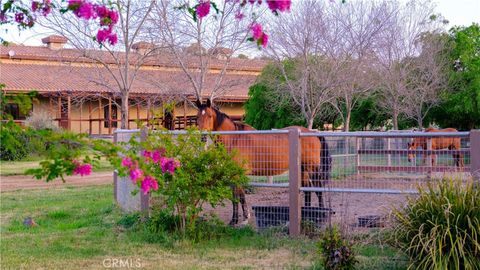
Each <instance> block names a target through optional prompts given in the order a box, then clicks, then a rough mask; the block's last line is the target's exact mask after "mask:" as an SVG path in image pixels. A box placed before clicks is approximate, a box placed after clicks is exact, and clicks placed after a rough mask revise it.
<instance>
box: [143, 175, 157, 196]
mask: <svg viewBox="0 0 480 270" xmlns="http://www.w3.org/2000/svg"><path fill="white" fill-rule="evenodd" d="M140 188H141V189H142V191H143V194H145V195H147V194H148V192H150V189H153V190H158V182H157V179H155V178H153V177H151V176H145V178H144V179H143V181H142V184H141V187H140Z"/></svg>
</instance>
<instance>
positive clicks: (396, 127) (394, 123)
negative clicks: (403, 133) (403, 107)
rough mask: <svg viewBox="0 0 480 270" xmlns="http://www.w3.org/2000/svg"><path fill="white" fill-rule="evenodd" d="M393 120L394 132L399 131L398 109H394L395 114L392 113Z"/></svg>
mask: <svg viewBox="0 0 480 270" xmlns="http://www.w3.org/2000/svg"><path fill="white" fill-rule="evenodd" d="M392 118H393V119H392V120H393V129H394V130H398V111H397V108H395V107H394V108H393V112H392Z"/></svg>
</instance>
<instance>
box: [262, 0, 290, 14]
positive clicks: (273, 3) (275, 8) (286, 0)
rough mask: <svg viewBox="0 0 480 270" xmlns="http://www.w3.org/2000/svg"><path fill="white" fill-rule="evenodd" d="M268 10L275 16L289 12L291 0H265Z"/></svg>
mask: <svg viewBox="0 0 480 270" xmlns="http://www.w3.org/2000/svg"><path fill="white" fill-rule="evenodd" d="M267 5H268V8H269V9H270V10H271V11H272V12H273V13H275V14H277V13H278V12H279V11H280V12H285V11H290V6H291V5H292V1H291V0H267Z"/></svg>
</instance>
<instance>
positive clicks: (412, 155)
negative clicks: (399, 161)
mask: <svg viewBox="0 0 480 270" xmlns="http://www.w3.org/2000/svg"><path fill="white" fill-rule="evenodd" d="M407 146H408V150H415V149H417V147H418V145H417V143H416V142H415V141H413V142H411V143H407ZM414 159H415V153H408V162H412V160H414Z"/></svg>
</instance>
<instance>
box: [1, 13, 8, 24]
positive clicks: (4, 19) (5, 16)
mask: <svg viewBox="0 0 480 270" xmlns="http://www.w3.org/2000/svg"><path fill="white" fill-rule="evenodd" d="M7 19H8V18H7V15H5V13H4V12H3V11H0V22H1V23H5V22H7Z"/></svg>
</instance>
